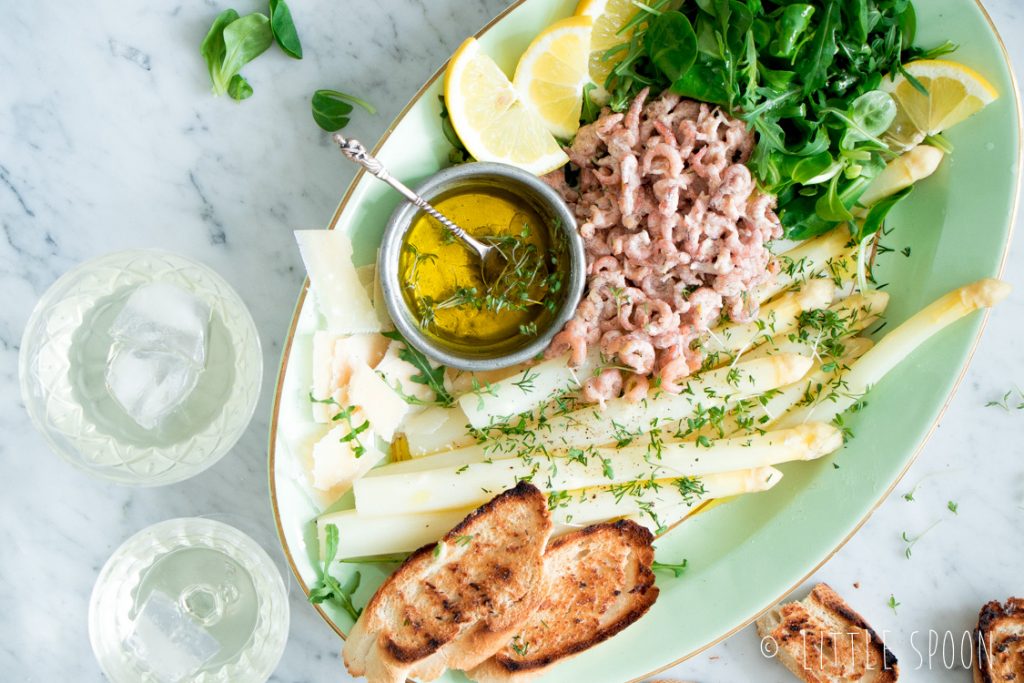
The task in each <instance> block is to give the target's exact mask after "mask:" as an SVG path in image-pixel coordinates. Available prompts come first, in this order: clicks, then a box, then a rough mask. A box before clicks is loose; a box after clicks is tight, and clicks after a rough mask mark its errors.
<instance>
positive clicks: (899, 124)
mask: <svg viewBox="0 0 1024 683" xmlns="http://www.w3.org/2000/svg"><path fill="white" fill-rule="evenodd" d="M904 68H905V69H906V70H907V71H908V72H909V73H910V74H911V75H912V76H913V77H914V78H916V79H917V80H918V81H920V83H921V85H923V86H924V87H925V88H926V89H927V90H928V94H927V95H925V94H924V93H922V92H920V91H919V90H918V89H917V88H915V87H914V85H913V84H912V83H911V82H910V81H909V80H908V79H907V77H906V76H904V75H903V74H899V75H897V76H896V78H891V77H886V78H885V80H883V81H882V85H881V86H880V87H881V89H882V90H883V91H885V92H887V93H889V94H890V95H892V98H893V100H895V101H896V107H897V111H896V119H895V120H894V121H893V123H892V125H891V126H890V127H889V130H888V131H887V132H886V134H885V137H886V141H887V142H888V143H889V144H890V146H891V147H892V148H893V149H894V150H895V151H903V150H907V149H910V148H911V147H913V146H914V145H917V144H920V142H921V141H922V140H924V138H925V137H926V136H928V135H936V134H938V133H941V132H942V131H944V130H946V129H948V128H950V127H952V126H955V125H956V124H958V123H960V122H961V121H963V120H964V119H966V118H968V117H969V116H971V115H973V114H976V113H977V112H979V111H981V110H982V109H984V108H985V106H986V105H988V104H989V103H991V102H992V101H993V100H995V99H996V98H997V97H999V93H998V92H996V89H995V88H993V87H992V84H991V83H989V82H988V81H986V80H985V78H984V77H983V76H982V75H981V74H979V73H978V72H976V71H974V70H973V69H971V68H969V67H966V66H964V65H963V64H957V63H956V62H949V61H945V60H940V59H923V60H920V61H917V62H910V63H909V64H907V65H906V66H905V67H904Z"/></svg>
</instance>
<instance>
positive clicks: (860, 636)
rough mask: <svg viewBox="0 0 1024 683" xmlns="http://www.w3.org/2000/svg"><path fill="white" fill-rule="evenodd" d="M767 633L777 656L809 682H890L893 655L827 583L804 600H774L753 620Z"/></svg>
mask: <svg viewBox="0 0 1024 683" xmlns="http://www.w3.org/2000/svg"><path fill="white" fill-rule="evenodd" d="M757 632H758V634H759V635H760V636H761V637H762V638H768V637H771V638H772V639H773V640H774V643H775V646H777V648H778V654H777V657H778V659H779V660H780V661H781V662H782V663H783V664H784V665H785V666H786V668H787V669H789V670H790V671H792V672H793V674H794V675H795V676H796V677H797V678H799V679H800V680H801V681H806V682H807V683H891V682H892V681H896V680H897V679H898V678H899V666H898V665H897V662H896V657H895V656H894V655H893V654H892V653H891V652H890V651H889V649H888V648H886V647H885V643H883V642H882V639H881V638H879V636H878V634H877V633H876V632H875V631H874V629H872V628H871V626H869V625H868V623H867V622H866V621H864V617H862V616H861V615H859V614H857V612H855V611H853V610H852V609H851V608H850V606H849V605H847V604H846V602H844V601H843V599H842V598H841V597H840V596H839V594H838V593H836V592H835V591H834V590H832V589H831V588H830V587H829V586H828V585H827V584H824V583H819V584H818V585H817V586H815V587H814V588H813V589H812V590H811V593H810V595H808V596H807V598H806V599H805V600H802V601H800V602H790V603H787V604H783V605H778V606H777V607H774V608H773V609H771V610H769V611H768V612H766V613H765V614H764V615H763V616H762V617H761V618H760V619H758V620H757Z"/></svg>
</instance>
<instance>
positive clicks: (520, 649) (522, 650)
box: [512, 636, 530, 657]
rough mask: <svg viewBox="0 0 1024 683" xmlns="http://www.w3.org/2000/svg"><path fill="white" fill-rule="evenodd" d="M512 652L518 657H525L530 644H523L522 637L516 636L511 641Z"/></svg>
mask: <svg viewBox="0 0 1024 683" xmlns="http://www.w3.org/2000/svg"><path fill="white" fill-rule="evenodd" d="M512 650H514V651H515V653H516V654H517V655H519V656H520V657H525V656H526V653H527V652H529V651H530V644H529V643H527V642H524V641H523V639H522V636H516V637H515V638H513V639H512Z"/></svg>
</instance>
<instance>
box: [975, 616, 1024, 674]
mask: <svg viewBox="0 0 1024 683" xmlns="http://www.w3.org/2000/svg"><path fill="white" fill-rule="evenodd" d="M974 647H975V655H976V656H975V658H974V683H995V682H996V681H1024V599H1021V598H1010V599H1009V600H1007V601H1006V602H1005V603H1003V604H1000V603H999V601H998V600H993V601H992V602H990V603H988V604H986V605H985V606H984V607H982V608H981V612H980V613H979V614H978V628H977V629H975V631H974Z"/></svg>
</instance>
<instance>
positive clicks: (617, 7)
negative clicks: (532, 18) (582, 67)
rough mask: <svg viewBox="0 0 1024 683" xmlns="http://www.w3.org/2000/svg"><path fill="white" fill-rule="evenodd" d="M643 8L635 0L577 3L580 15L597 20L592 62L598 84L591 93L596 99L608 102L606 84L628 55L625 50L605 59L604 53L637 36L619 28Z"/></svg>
mask: <svg viewBox="0 0 1024 683" xmlns="http://www.w3.org/2000/svg"><path fill="white" fill-rule="evenodd" d="M639 11H640V9H639V8H637V6H636V4H635V3H634V2H633V0H580V4H579V5H577V6H576V16H586V17H590V18H591V19H593V21H594V28H593V30H592V31H591V34H590V56H589V58H588V64H589V71H590V80H591V81H593V82H594V85H596V86H597V88H596V89H595V90H594V91H593V92H592V93H591V95H590V96H591V98H592V99H593V100H594V101H595V102H602V103H603V102H607V101H608V98H609V94H608V91H607V90H605V89H604V83H605V81H606V80H607V79H608V75H609V74H611V72H612V69H614V68H615V65H616V64H618V63H619V62H620V61H622V58H623V57H625V53H624V52H623V53H621V54H618V55H612V56H611V57H610V58H609V59H604V55H605V53H606V52H607V51H608V50H610V49H611V48H613V47H615V46H616V45H621V44H623V43H625V42H628V41H629V39H630V38H631V37H632V36H633V30H632V29H630V30H629V31H625V32H623V33H622V34H621V35H620V34H619V31H621V30H622V27H623V26H625V25H626V24H627V23H629V21H630V19H632V18H633V17H634V16H636V14H637V12H639Z"/></svg>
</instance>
